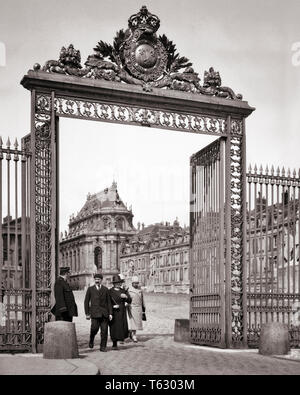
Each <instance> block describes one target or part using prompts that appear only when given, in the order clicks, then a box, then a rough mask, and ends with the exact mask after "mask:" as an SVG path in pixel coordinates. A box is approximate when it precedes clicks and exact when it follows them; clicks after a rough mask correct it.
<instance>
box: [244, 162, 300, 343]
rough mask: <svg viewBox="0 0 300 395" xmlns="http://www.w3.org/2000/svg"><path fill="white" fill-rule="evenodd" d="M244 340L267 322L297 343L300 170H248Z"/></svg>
mask: <svg viewBox="0 0 300 395" xmlns="http://www.w3.org/2000/svg"><path fill="white" fill-rule="evenodd" d="M247 181H248V193H247V194H248V199H247V200H248V207H247V266H248V267H247V294H248V306H247V310H248V311H247V316H248V317H247V321H248V344H249V346H250V347H256V346H257V345H258V340H259V335H260V329H261V326H262V324H264V323H266V322H272V321H278V322H283V323H285V324H287V325H288V327H289V333H290V343H291V346H292V347H300V271H299V245H300V222H299V208H300V207H299V202H300V172H299V173H298V174H297V173H296V171H294V172H293V173H291V172H290V170H288V171H287V172H286V171H285V169H284V168H283V169H282V171H280V170H279V168H278V169H277V170H276V171H275V170H274V167H273V166H272V168H271V169H270V170H269V169H268V168H266V169H265V170H263V168H262V167H260V169H259V170H258V169H257V167H256V166H255V167H254V168H253V169H252V168H251V167H250V168H249V172H248V173H247Z"/></svg>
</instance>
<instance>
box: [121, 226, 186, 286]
mask: <svg viewBox="0 0 300 395" xmlns="http://www.w3.org/2000/svg"><path fill="white" fill-rule="evenodd" d="M120 269H121V273H122V274H123V275H124V276H125V281H126V282H127V284H128V285H129V284H130V279H131V277H132V276H135V275H136V276H138V277H139V279H140V284H141V286H142V287H143V288H144V289H145V290H147V291H148V292H171V293H188V292H189V228H187V227H185V228H182V227H180V225H179V222H178V221H177V220H176V221H174V223H173V225H170V223H157V224H154V225H150V226H147V227H144V226H142V229H139V230H138V232H137V234H136V235H135V236H134V237H132V238H131V240H130V241H127V243H124V245H123V247H122V253H121V257H120Z"/></svg>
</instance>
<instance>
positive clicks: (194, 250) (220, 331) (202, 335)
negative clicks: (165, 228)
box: [190, 138, 226, 347]
mask: <svg viewBox="0 0 300 395" xmlns="http://www.w3.org/2000/svg"><path fill="white" fill-rule="evenodd" d="M224 144H225V142H224V139H222V138H221V139H218V140H216V141H214V142H213V143H212V144H210V145H209V146H207V147H205V148H204V149H203V150H201V151H199V152H197V153H196V154H194V155H193V156H192V157H191V160H190V166H191V202H190V205H191V207H190V216H191V218H190V227H191V229H190V246H191V249H190V286H191V298H190V331H191V341H192V342H194V343H197V344H207V345H213V346H219V347H225V341H226V339H225V254H224V241H225V240H224V207H225V205H224V203H225V201H224V176H225V171H224V164H225V161H224V152H225V151H224Z"/></svg>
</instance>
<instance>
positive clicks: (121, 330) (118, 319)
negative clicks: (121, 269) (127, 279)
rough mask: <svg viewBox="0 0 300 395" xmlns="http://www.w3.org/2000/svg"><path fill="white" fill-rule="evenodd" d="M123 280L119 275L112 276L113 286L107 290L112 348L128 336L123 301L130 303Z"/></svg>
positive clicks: (114, 348)
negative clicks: (109, 300) (110, 312)
mask: <svg viewBox="0 0 300 395" xmlns="http://www.w3.org/2000/svg"><path fill="white" fill-rule="evenodd" d="M123 282H124V280H122V278H121V277H120V276H119V275H115V276H113V279H112V283H113V287H112V288H110V290H109V295H110V298H111V303H112V307H113V319H112V321H111V322H110V337H111V340H112V342H113V346H112V349H113V350H118V341H120V342H123V341H124V339H126V338H127V337H128V324H127V317H126V307H125V303H128V304H129V303H131V297H130V295H129V294H128V292H127V291H125V290H124V289H123V288H122V284H123Z"/></svg>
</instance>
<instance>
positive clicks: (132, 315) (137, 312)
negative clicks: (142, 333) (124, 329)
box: [128, 287, 145, 330]
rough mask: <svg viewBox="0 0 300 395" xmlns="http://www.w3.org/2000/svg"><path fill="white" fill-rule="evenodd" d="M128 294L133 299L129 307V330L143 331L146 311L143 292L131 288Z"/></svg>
mask: <svg viewBox="0 0 300 395" xmlns="http://www.w3.org/2000/svg"><path fill="white" fill-rule="evenodd" d="M128 293H129V295H130V297H131V304H130V305H128V329H129V330H142V329H143V321H142V315H143V311H145V304H144V297H143V292H142V290H141V289H137V288H134V287H130V288H129V290H128Z"/></svg>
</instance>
